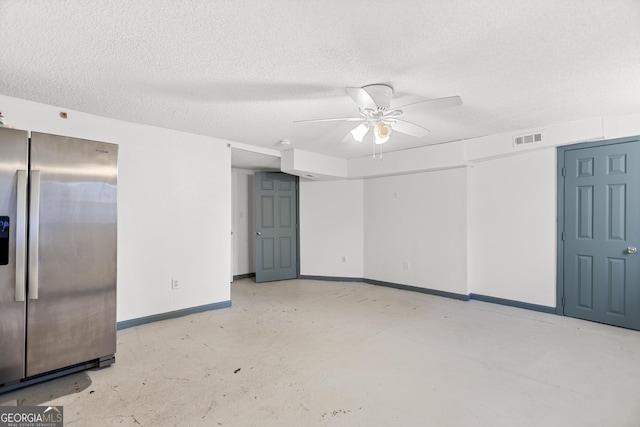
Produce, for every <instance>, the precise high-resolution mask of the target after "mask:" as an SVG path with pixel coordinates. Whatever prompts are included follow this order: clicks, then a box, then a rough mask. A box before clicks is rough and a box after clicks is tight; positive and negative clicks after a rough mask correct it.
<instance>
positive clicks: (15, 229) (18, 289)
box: [0, 127, 29, 384]
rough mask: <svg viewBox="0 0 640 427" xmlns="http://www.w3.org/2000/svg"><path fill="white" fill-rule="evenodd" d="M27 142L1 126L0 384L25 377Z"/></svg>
mask: <svg viewBox="0 0 640 427" xmlns="http://www.w3.org/2000/svg"><path fill="white" fill-rule="evenodd" d="M28 142H29V139H28V134H27V132H25V131H20V130H15V129H8V128H2V127H0V153H2V154H1V155H0V254H1V255H0V384H5V383H8V382H11V381H15V380H19V379H21V378H23V377H24V339H25V338H24V337H25V309H26V306H25V298H24V289H25V288H24V286H25V262H26V252H25V251H26V241H25V240H26V228H25V227H26V197H27V194H26V191H27V185H26V184H27V160H28V155H29V152H28V150H29V145H28ZM18 171H20V172H18ZM19 177H20V178H19ZM18 181H20V182H18ZM18 205H20V207H18ZM18 213H19V214H20V218H18ZM17 239H19V242H18V243H19V244H18V245H17V246H18V247H19V250H18V251H17V250H16V241H17ZM16 256H18V258H19V259H18V260H17V259H16ZM16 261H18V264H20V268H19V271H18V272H16Z"/></svg>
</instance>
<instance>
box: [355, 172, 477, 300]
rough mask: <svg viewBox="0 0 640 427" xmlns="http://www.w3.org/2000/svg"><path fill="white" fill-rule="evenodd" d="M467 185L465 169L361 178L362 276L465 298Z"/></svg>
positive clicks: (466, 290) (466, 291)
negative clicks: (363, 180) (461, 295)
mask: <svg viewBox="0 0 640 427" xmlns="http://www.w3.org/2000/svg"><path fill="white" fill-rule="evenodd" d="M466 187H467V169H466V168H458V169H450V170H442V171H436V172H422V173H414V174H407V175H398V176H390V177H384V178H372V179H367V180H365V182H364V244H365V250H364V254H365V255H364V277H365V278H367V279H373V280H381V281H385V282H391V283H398V284H403V285H410V286H417V287H422V288H430V289H436V290H442V291H446V292H452V293H458V294H465V295H466V294H467V293H468V289H467V251H466V247H467V192H466ZM405 261H406V262H408V265H407V264H405Z"/></svg>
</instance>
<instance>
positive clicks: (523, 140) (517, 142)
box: [513, 132, 542, 147]
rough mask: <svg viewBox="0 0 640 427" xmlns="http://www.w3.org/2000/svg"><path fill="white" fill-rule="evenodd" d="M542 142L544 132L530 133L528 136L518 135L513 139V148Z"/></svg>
mask: <svg viewBox="0 0 640 427" xmlns="http://www.w3.org/2000/svg"><path fill="white" fill-rule="evenodd" d="M538 142H542V132H536V133H530V134H528V135H518V136H514V137H513V146H514V147H518V146H522V145H528V144H534V143H538Z"/></svg>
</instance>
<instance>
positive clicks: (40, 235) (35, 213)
mask: <svg viewBox="0 0 640 427" xmlns="http://www.w3.org/2000/svg"><path fill="white" fill-rule="evenodd" d="M117 155H118V146H117V145H114V144H107V143H102V142H95V141H87V140H81V139H75V138H66V137H60V136H55V135H47V134H41V133H36V132H32V134H31V171H30V176H31V181H30V190H31V191H30V212H29V218H30V227H31V228H30V231H29V271H28V275H29V288H28V315H27V376H33V375H37V374H40V373H44V372H48V371H52V370H55V369H59V368H63V367H67V366H71V365H74V364H77V363H82V362H86V361H90V360H94V359H97V358H100V357H102V356H107V355H112V354H114V353H115V351H116V243H117V242H116V238H117V235H116V232H117V222H116V221H117V205H116V193H117Z"/></svg>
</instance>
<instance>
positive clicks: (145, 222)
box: [0, 95, 231, 321]
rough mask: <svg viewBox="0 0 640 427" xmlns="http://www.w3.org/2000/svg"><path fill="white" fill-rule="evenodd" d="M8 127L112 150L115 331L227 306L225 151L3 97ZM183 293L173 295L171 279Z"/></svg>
mask: <svg viewBox="0 0 640 427" xmlns="http://www.w3.org/2000/svg"><path fill="white" fill-rule="evenodd" d="M0 107H1V110H0V111H2V113H3V115H4V116H5V118H6V119H5V123H6V124H7V125H8V126H13V127H16V128H20V129H26V130H31V131H40V132H47V133H53V134H58V135H65V136H73V137H79V138H85V139H95V140H99V141H105V142H111V143H116V144H119V146H120V148H119V177H118V321H123V320H129V319H134V318H138V317H143V316H148V315H153V314H159V313H164V312H168V311H173V310H178V309H183V308H189V307H194V306H199V305H204V304H210V303H215V302H221V301H228V300H229V299H230V285H229V277H230V264H231V258H230V245H231V242H230V228H231V194H230V193H231V174H230V173H229V171H230V168H231V160H230V149H229V148H228V147H227V141H223V140H219V139H214V138H209V137H204V136H199V135H193V134H188V133H184V132H177V131H172V130H167V129H161V128H157V127H151V126H144V125H139V124H134V123H128V122H123V121H118V120H112V119H107V118H103V117H98V116H93V115H89V114H83V113H79V112H74V111H70V110H65V111H67V112H68V119H66V120H65V119H61V118H60V116H59V112H60V111H61V110H62V109H61V108H57V107H53V106H47V105H43V104H37V103H33V102H28V101H24V100H20V99H16V98H10V97H6V96H2V95H0ZM172 278H175V279H178V280H179V284H180V289H177V290H171V279H172Z"/></svg>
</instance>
